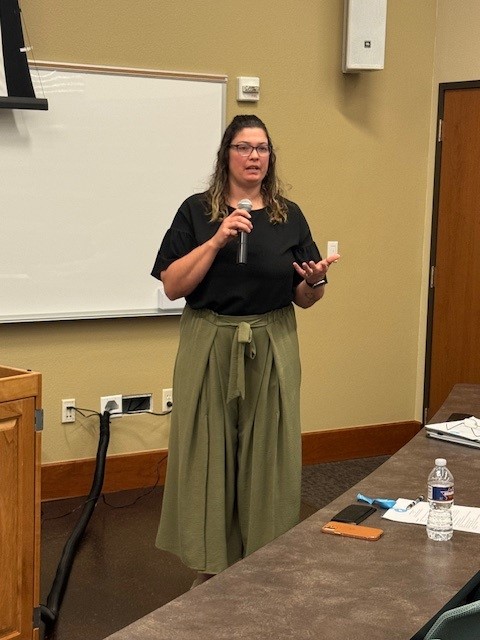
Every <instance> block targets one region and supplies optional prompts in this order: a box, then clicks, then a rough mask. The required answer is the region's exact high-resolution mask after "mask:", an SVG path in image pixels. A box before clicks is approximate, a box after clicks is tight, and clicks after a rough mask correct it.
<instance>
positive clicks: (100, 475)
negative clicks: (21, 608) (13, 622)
mask: <svg viewBox="0 0 480 640" xmlns="http://www.w3.org/2000/svg"><path fill="white" fill-rule="evenodd" d="M99 415H100V437H99V441H98V447H97V457H96V464H95V473H94V477H93V481H92V487H91V489H90V493H89V494H88V497H87V499H86V501H85V503H84V505H83V509H82V513H81V514H80V517H79V519H78V522H77V524H76V525H75V528H74V530H73V531H72V533H71V535H70V538H69V539H68V540H67V542H66V544H65V546H64V548H63V553H62V557H61V558H60V562H59V564H58V567H57V572H56V574H55V579H54V581H53V584H52V588H51V589H50V593H49V594H48V597H47V604H46V605H43V604H42V605H40V619H41V622H42V623H43V625H44V629H45V631H46V632H48V631H50V630H51V629H52V628H53V627H54V626H55V623H56V621H57V618H58V613H59V610H60V606H61V604H62V600H63V596H64V594H65V590H66V587H67V584H68V579H69V577H70V572H71V569H72V566H73V561H74V559H75V554H76V551H77V548H78V545H79V543H80V541H81V539H82V537H83V534H84V533H85V530H86V528H87V525H88V523H89V521H90V518H91V516H92V513H93V510H94V509H95V506H96V504H97V502H98V499H99V497H100V495H101V493H102V487H103V480H104V477H105V461H106V457H107V450H108V443H109V440H110V413H109V412H108V411H105V412H104V413H103V414H99ZM41 631H42V630H41Z"/></svg>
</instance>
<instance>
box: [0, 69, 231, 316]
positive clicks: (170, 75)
mask: <svg viewBox="0 0 480 640" xmlns="http://www.w3.org/2000/svg"><path fill="white" fill-rule="evenodd" d="M36 69H38V70H39V71H42V70H46V71H49V70H51V71H64V72H67V73H70V72H73V73H74V72H78V73H80V74H103V75H108V76H124V77H128V76H132V77H140V78H147V79H148V78H152V79H170V80H181V81H186V82H189V81H196V82H207V83H209V82H210V83H217V84H220V89H221V103H222V104H221V120H222V121H221V123H219V124H220V129H221V132H223V130H224V128H225V118H226V83H227V76H226V75H219V74H200V73H190V72H179V71H161V70H153V69H137V68H131V67H110V66H98V65H84V64H75V63H73V64H70V63H58V62H48V61H35V63H31V72H32V79H34V81H35V70H36ZM40 90H41V89H40ZM36 91H37V92H38V89H36ZM219 143H220V140H218V144H219ZM212 160H213V159H212ZM189 195H191V192H188V187H186V192H185V193H184V194H183V197H184V198H186V197H188V196H189ZM180 202H181V200H179V201H178V202H177V205H176V206H177V207H178V206H179V205H180ZM169 213H171V218H172V219H173V215H174V213H175V211H171V212H169ZM165 230H166V229H165ZM144 232H145V233H148V230H147V229H145V230H144ZM15 241H18V242H20V239H19V238H17V239H15ZM157 241H158V245H159V244H160V241H161V237H158V239H157ZM157 248H158V247H157ZM154 259H155V255H154V254H152V256H151V264H152V265H153V261H154ZM0 275H1V274H0ZM147 277H150V278H151V279H152V283H153V287H156V289H158V291H159V295H158V296H156V299H157V300H158V299H159V298H160V299H161V298H162V296H161V289H162V285H161V282H158V283H156V282H155V280H154V279H153V278H152V277H151V276H148V274H147ZM0 284H1V282H0ZM183 306H184V300H183V299H182V300H181V301H178V304H176V305H175V304H171V303H170V304H169V305H165V307H166V308H164V309H160V308H159V307H156V308H153V307H152V308H141V309H136V308H135V309H132V308H127V309H112V310H108V309H106V310H101V309H98V308H95V309H93V310H91V311H89V310H88V311H87V310H82V311H74V310H67V311H61V312H58V311H52V310H47V311H46V312H44V313H23V312H22V313H18V312H10V311H9V312H8V313H7V314H2V309H1V307H2V305H1V296H0V323H21V322H38V321H52V320H80V319H81V320H84V319H101V318H127V317H129V318H133V317H145V316H150V317H156V316H165V315H177V314H179V313H181V311H182V308H183Z"/></svg>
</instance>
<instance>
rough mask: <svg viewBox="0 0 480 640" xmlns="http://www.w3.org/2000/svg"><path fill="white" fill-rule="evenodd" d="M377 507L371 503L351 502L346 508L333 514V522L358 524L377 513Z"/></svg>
mask: <svg viewBox="0 0 480 640" xmlns="http://www.w3.org/2000/svg"><path fill="white" fill-rule="evenodd" d="M375 511H376V508H375V507H372V506H370V505H369V504H351V505H349V506H348V507H345V509H342V510H341V511H339V512H338V513H337V515H336V516H333V518H332V521H333V522H348V523H349V524H358V523H359V522H363V521H364V520H365V518H368V516H370V515H371V514H372V513H375Z"/></svg>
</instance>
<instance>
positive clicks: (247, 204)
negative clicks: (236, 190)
mask: <svg viewBox="0 0 480 640" xmlns="http://www.w3.org/2000/svg"><path fill="white" fill-rule="evenodd" d="M252 207H253V205H252V201H251V200H249V199H248V198H244V199H243V200H240V202H239V203H238V204H237V209H244V210H245V211H248V212H249V213H250V211H251V210H252Z"/></svg>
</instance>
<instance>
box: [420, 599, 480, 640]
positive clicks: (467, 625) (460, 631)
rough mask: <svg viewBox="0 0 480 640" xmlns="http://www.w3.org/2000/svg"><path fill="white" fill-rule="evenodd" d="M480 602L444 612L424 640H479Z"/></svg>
mask: <svg viewBox="0 0 480 640" xmlns="http://www.w3.org/2000/svg"><path fill="white" fill-rule="evenodd" d="M479 638H480V600H477V601H476V602H472V603H471V604H464V605H463V606H461V607H455V609H450V610H449V611H445V612H444V613H442V615H441V616H440V617H439V618H438V619H437V621H436V622H435V624H434V625H433V626H432V627H431V628H430V630H429V632H428V633H427V635H426V636H425V638H424V640H479Z"/></svg>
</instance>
